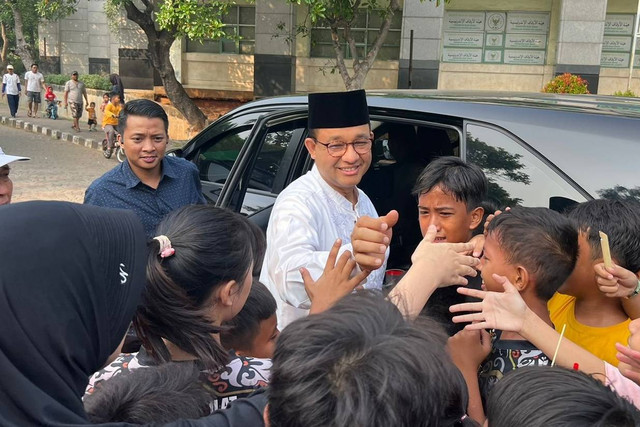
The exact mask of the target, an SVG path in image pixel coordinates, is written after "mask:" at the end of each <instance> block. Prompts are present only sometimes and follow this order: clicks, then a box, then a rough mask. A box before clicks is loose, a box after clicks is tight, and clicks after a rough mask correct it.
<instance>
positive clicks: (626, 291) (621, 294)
mask: <svg viewBox="0 0 640 427" xmlns="http://www.w3.org/2000/svg"><path fill="white" fill-rule="evenodd" d="M593 269H594V270H595V272H596V280H597V282H598V289H600V292H602V293H604V294H605V295H606V296H608V297H611V298H621V299H620V301H622V308H623V309H624V312H625V313H626V314H627V316H629V317H630V318H631V319H637V318H638V317H640V297H638V296H637V295H638V292H636V289H639V288H638V287H639V286H640V280H638V276H636V275H635V274H634V273H633V272H632V271H629V270H627V269H626V268H622V267H620V266H619V265H616V264H613V266H612V267H611V268H606V267H605V266H604V263H602V262H601V263H598V264H596V265H594V266H593Z"/></svg>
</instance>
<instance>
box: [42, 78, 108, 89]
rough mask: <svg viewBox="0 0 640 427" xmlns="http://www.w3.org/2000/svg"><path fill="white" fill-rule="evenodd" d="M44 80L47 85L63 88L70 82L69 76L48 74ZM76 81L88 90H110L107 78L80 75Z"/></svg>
mask: <svg viewBox="0 0 640 427" xmlns="http://www.w3.org/2000/svg"><path fill="white" fill-rule="evenodd" d="M44 80H45V82H46V83H47V84H49V85H60V86H64V84H65V83H66V82H68V81H69V80H71V75H67V74H48V75H46V76H45V77H44ZM78 80H80V81H81V82H83V83H84V84H85V86H86V87H87V88H88V89H98V90H103V91H107V92H108V91H110V90H111V83H110V82H109V78H108V77H105V76H101V75H99V74H80V75H79V76H78Z"/></svg>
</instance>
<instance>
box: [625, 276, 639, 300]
mask: <svg viewBox="0 0 640 427" xmlns="http://www.w3.org/2000/svg"><path fill="white" fill-rule="evenodd" d="M638 294H640V280H638V284H637V285H636V288H635V289H634V290H633V293H632V294H631V295H629V296H628V297H626V298H627V299H629V298H633V297H635V296H636V295H638Z"/></svg>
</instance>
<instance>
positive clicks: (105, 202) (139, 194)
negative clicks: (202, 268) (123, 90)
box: [84, 99, 205, 238]
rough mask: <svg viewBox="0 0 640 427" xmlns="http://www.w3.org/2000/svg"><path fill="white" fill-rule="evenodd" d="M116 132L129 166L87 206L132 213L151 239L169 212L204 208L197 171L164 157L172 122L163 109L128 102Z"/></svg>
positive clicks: (91, 195) (110, 177) (101, 185)
mask: <svg viewBox="0 0 640 427" xmlns="http://www.w3.org/2000/svg"><path fill="white" fill-rule="evenodd" d="M118 128H119V130H120V135H118V142H119V143H120V144H121V146H122V148H123V149H124V152H125V155H126V156H127V161H126V162H123V163H122V164H120V165H118V166H116V167H115V168H113V169H112V170H110V171H109V172H107V173H106V174H104V175H103V176H101V177H100V178H98V179H96V180H95V181H94V182H93V183H92V184H91V185H90V186H89V188H88V189H87V191H86V193H85V196H84V202H85V203H86V204H90V205H96V206H104V207H109V208H121V209H131V210H133V211H134V212H135V213H136V214H138V216H139V217H140V219H141V220H142V223H143V224H144V228H145V231H146V233H147V236H148V237H150V238H151V237H154V233H155V229H156V226H157V225H158V223H159V222H160V221H161V220H162V218H163V217H164V216H165V215H166V214H168V213H169V212H171V211H173V210H175V209H178V208H180V207H182V206H186V205H191V204H204V203H205V199H204V196H203V195H202V187H201V185H200V178H199V176H198V169H197V168H196V166H195V165H194V164H193V163H190V162H188V161H186V160H184V159H180V158H176V157H165V156H164V153H165V150H166V148H167V142H168V139H169V137H168V129H169V119H168V117H167V114H166V113H165V112H164V110H163V109H162V107H161V106H160V105H159V104H157V103H155V102H153V101H150V100H148V99H137V100H134V101H130V102H127V103H126V104H125V106H124V108H123V110H122V112H121V113H120V117H119V119H118Z"/></svg>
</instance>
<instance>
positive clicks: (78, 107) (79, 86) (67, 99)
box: [64, 71, 89, 132]
mask: <svg viewBox="0 0 640 427" xmlns="http://www.w3.org/2000/svg"><path fill="white" fill-rule="evenodd" d="M83 97H84V100H85V101H86V102H87V104H89V99H87V88H86V87H85V86H84V83H82V82H81V81H78V72H77V71H74V72H73V73H71V80H69V81H68V82H67V83H65V85H64V108H67V106H69V107H70V108H71V117H73V126H71V127H72V128H73V129H74V130H75V131H76V132H80V117H82V98H83Z"/></svg>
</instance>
